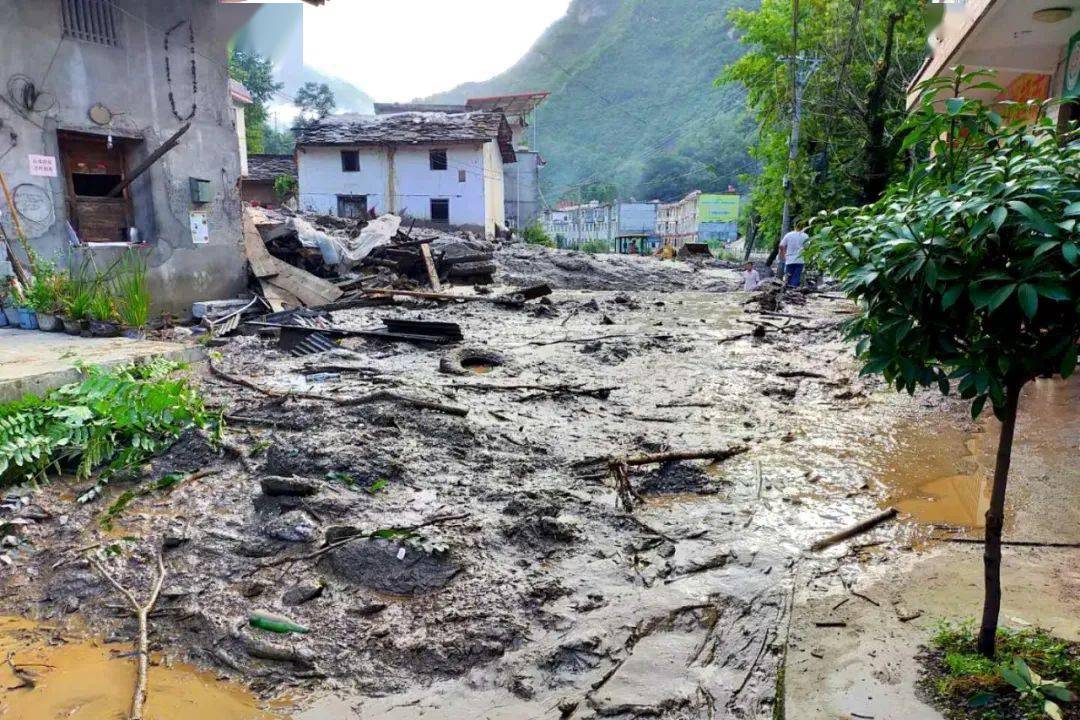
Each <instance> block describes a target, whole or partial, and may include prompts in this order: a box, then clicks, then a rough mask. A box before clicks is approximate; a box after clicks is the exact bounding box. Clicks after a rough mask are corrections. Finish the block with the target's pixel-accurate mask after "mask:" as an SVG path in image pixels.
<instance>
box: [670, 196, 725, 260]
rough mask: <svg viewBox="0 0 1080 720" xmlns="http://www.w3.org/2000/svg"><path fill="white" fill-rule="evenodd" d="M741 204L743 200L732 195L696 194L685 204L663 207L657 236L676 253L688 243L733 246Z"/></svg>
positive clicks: (685, 198)
mask: <svg viewBox="0 0 1080 720" xmlns="http://www.w3.org/2000/svg"><path fill="white" fill-rule="evenodd" d="M739 201H740V197H739V196H738V195H736V194H733V193H724V194H719V193H703V192H701V191H700V190H695V191H694V192H692V193H690V194H689V195H687V196H686V197H684V198H683V199H682V200H679V201H677V202H673V203H661V204H660V206H659V208H657V214H656V232H657V234H658V235H659V236H660V240H661V241H662V242H663V243H664V244H667V245H672V246H674V247H675V248H676V249H678V248H681V247H682V246H683V245H685V244H686V243H688V242H689V243H707V244H710V245H718V244H721V243H728V242H734V241H735V240H737V239H738V236H739V227H738V221H739Z"/></svg>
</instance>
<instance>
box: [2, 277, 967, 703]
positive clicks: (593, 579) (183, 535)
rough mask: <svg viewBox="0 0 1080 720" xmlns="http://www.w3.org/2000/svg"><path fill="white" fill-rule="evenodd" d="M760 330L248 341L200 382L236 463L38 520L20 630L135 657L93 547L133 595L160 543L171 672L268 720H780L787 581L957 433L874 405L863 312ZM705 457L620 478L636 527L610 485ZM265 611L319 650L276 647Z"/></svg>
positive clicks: (684, 321)
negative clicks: (298, 629) (232, 693)
mask: <svg viewBox="0 0 1080 720" xmlns="http://www.w3.org/2000/svg"><path fill="white" fill-rule="evenodd" d="M643 260H644V261H645V262H653V263H656V265H657V266H659V265H660V263H658V262H657V261H654V260H647V259H643ZM712 272H719V271H715V270H714V271H712ZM750 300H751V298H750V296H749V295H748V294H746V293H738V292H728V293H704V292H696V291H674V292H658V291H633V292H631V291H628V290H606V291H592V290H557V291H555V292H554V293H553V294H552V295H551V296H550V297H549V298H545V299H544V300H542V301H539V302H533V303H529V304H527V305H525V306H523V307H503V306H499V305H497V304H493V303H480V302H475V303H457V304H438V303H434V302H427V301H416V300H409V299H406V300H399V301H396V302H394V303H384V302H378V303H365V304H364V305H363V306H360V307H354V308H351V309H345V310H339V311H334V312H333V314H332V320H333V323H334V325H335V326H338V327H345V328H362V327H368V326H371V325H373V324H376V323H377V322H379V321H382V320H385V319H387V318H399V319H400V318H404V319H411V320H421V319H422V320H429V321H431V320H438V321H443V322H454V323H459V324H460V326H461V328H462V332H463V334H464V337H465V340H464V342H462V343H460V344H458V345H456V346H453V347H448V348H423V347H416V346H413V345H409V344H403V343H396V344H389V343H384V342H380V341H377V340H366V339H359V338H355V339H347V340H345V341H344V342H343V343H342V345H343V347H341V348H339V349H336V350H332V351H329V352H324V353H320V354H316V355H309V356H305V357H292V356H290V355H288V354H286V353H283V352H281V351H280V350H279V349H278V348H277V341H276V339H275V338H274V337H271V335H273V332H270V331H265V330H264V331H263V332H253V333H251V334H247V335H243V336H239V337H235V338H232V339H229V340H227V341H225V342H224V343H223V344H222V345H220V346H219V347H216V348H213V349H212V351H211V363H212V370H211V369H203V370H200V371H199V372H200V373H201V376H200V382H201V383H202V384H203V387H204V390H205V391H206V392H207V393H208V395H209V397H210V398H211V399H212V401H213V402H214V403H215V404H216V405H217V406H218V407H220V408H221V410H222V411H223V412H224V413H225V415H226V418H227V423H228V430H227V432H226V436H225V448H226V449H224V450H223V449H221V448H217V447H211V446H210V445H209V444H208V440H209V438H206V437H203V436H199V435H195V434H192V435H188V436H185V437H184V438H182V439H181V440H180V441H179V442H178V443H176V445H174V446H173V448H172V449H171V450H169V451H168V452H167V453H166V454H164V455H163V456H161V457H159V458H157V459H155V460H154V461H153V462H152V463H151V464H150V465H149V466H147V467H144V468H143V469H142V478H141V480H142V481H143V482H147V481H155V480H158V479H160V478H162V477H164V476H166V475H168V474H172V473H180V474H181V475H182V476H187V475H188V474H190V473H195V472H196V471H200V472H199V476H198V477H194V476H193V477H192V478H191V479H185V480H182V481H181V482H179V483H177V484H176V485H175V486H174V487H173V489H171V491H169V492H160V493H149V494H146V495H140V496H138V497H136V498H134V499H132V500H131V501H130V502H128V503H127V504H126V505H125V506H123V507H122V509H121V510H119V511H117V512H115V513H113V512H109V513H106V512H105V509H106V508H108V507H115V506H116V500H117V498H118V497H119V496H120V494H121V493H122V492H123V491H124V490H125V485H124V483H122V482H116V483H114V484H113V485H112V486H110V487H109V489H108V491H107V495H108V496H107V497H106V498H105V499H104V501H103V502H97V503H91V504H89V505H78V504H76V503H74V502H73V497H72V489H71V488H70V487H69V486H67V485H65V484H64V483H55V484H52V485H49V486H47V487H45V488H43V489H42V490H41V491H40V492H39V493H37V494H35V495H33V496H32V497H30V498H28V500H29V502H30V504H29V505H28V506H25V507H23V508H22V509H21V510H18V511H16V512H15V513H14V514H21V515H22V516H23V517H32V518H35V519H33V520H32V521H30V522H28V523H27V524H26V526H25V528H23V534H22V538H23V539H22V541H21V542H22V544H21V545H20V547H19V548H17V549H16V550H15V551H14V552H13V553H11V555H12V558H13V560H14V562H15V563H16V566H17V567H19V568H21V569H25V572H21V573H18V574H15V575H7V576H5V581H4V587H3V592H4V594H5V598H6V604H5V608H6V611H7V612H8V613H9V614H18V615H21V616H23V617H27V618H34V619H35V620H38V621H40V622H42V623H45V624H47V625H49V626H53V627H56V628H64V630H56V631H55V632H70V633H72V637H75V636H76V635H78V634H80V633H84V634H85V633H87V632H88V631H89V633H90V634H91V635H96V636H98V637H104V638H105V639H107V640H110V641H121V640H124V639H128V640H129V639H130V638H131V636H132V632H133V631H134V621H133V620H132V619H129V613H127V612H126V611H125V608H124V606H123V604H122V598H119V597H118V596H116V594H115V592H112V591H111V589H110V588H109V587H108V586H107V585H106V584H105V583H104V582H103V580H102V579H101V578H100V576H99V575H97V574H95V572H94V571H93V569H92V568H90V567H89V566H88V565H87V563H86V561H85V560H84V559H83V558H82V557H81V556H80V555H79V553H78V550H79V548H84V547H86V546H89V545H95V546H97V544H100V547H104V548H106V550H107V551H109V553H110V554H114V555H115V556H116V558H114V559H112V560H109V564H108V567H109V568H110V571H111V572H113V573H114V574H115V575H116V577H117V578H118V579H119V580H120V582H122V583H123V584H125V585H127V586H129V587H133V588H139V589H140V591H141V590H142V589H144V588H147V587H148V586H149V583H150V581H151V579H152V576H153V558H152V554H151V553H152V551H151V547H152V546H153V543H154V540H155V539H156V538H164V544H165V548H166V550H165V560H166V564H167V566H168V568H169V575H168V577H167V579H166V582H165V585H164V589H163V591H162V599H161V601H160V603H159V605H158V607H157V609H156V611H155V616H154V619H153V621H152V638H151V647H152V649H153V650H154V651H155V652H158V653H160V655H159V656H157V657H158V660H159V662H161V663H163V664H165V665H170V666H171V665H172V664H173V663H191V664H194V665H196V666H199V667H203V668H207V669H209V670H211V671H212V672H214V673H217V674H218V675H219V676H220V677H222V678H228V679H229V680H231V681H233V682H235V683H237V684H238V685H239V686H243V685H247V686H249V687H250V688H251V691H252V692H254V693H255V694H256V695H257V696H259V697H260V698H262V700H264V701H266V700H277V701H278V702H279V703H280V702H282V701H283V700H284V701H285V702H287V703H288V704H289V706H288V709H287V710H282V709H281V706H280V705H278V706H276V707H265V706H264V707H263V709H262V710H260V712H278V713H283V714H287V715H290V716H294V717H303V718H350V717H401V718H407V717H416V716H418V715H420V714H423V715H424V716H425V717H446V718H452V717H465V716H468V717H485V718H520V717H560V716H561V717H575V718H589V717H624V718H631V717H642V716H649V717H665V718H709V717H746V718H758V717H769V716H771V714H772V712H773V704H774V698H775V697H776V692H777V683H778V680H777V679H778V670H779V668H781V667H782V666H783V664H784V662H785V647H786V646H787V640H788V638H787V634H788V620H789V617H790V614H791V608H792V603H793V601H794V595H793V589H794V587H795V583H796V582H803V581H804V580H805V578H806V577H808V574H812V573H813V572H815V571H816V570H815V568H819V567H824V566H823V565H821V563H822V562H826V563H827V562H830V561H822V560H818V559H816V557H815V556H814V554H812V553H809V552H808V550H807V548H808V547H809V546H810V544H811V543H812V542H813V541H814V540H816V539H818V538H820V537H823V536H825V535H828V534H830V533H832V532H834V531H836V530H838V529H840V528H842V527H844V526H846V525H848V524H849V523H851V522H853V521H856V520H859V519H861V518H863V517H865V516H868V515H871V514H873V513H875V512H877V510H878V509H879V506H880V505H881V504H883V503H886V502H888V501H892V500H897V499H898V498H899V499H900V501H901V507H902V508H904V512H905V513H909V512H910V513H915V514H916V515H918V507H917V506H916V505H911V506H910V507H909V506H905V505H904V504H903V501H904V497H906V496H905V493H912V492H915V491H913V489H912V487H911V486H910V485H907V484H905V483H904V482H902V481H901V480H899V479H897V477H896V474H897V473H898V472H901V471H903V470H905V469H906V470H907V471H909V474H916V473H913V472H911V471H912V468H910V467H907V466H904V464H903V463H904V460H903V458H904V457H905V455H904V453H903V452H900V453H897V452H894V450H895V447H896V446H897V445H898V444H900V445H905V446H906V444H911V443H922V444H923V445H922V446H921V449H919V450H918V451H917V453H916V454H917V455H918V457H919V458H920V459H921V460H922V462H924V463H927V464H929V465H933V464H935V463H939V462H940V463H941V464H946V463H948V464H951V463H953V462H954V461H955V457H953V454H952V453H953V448H952V445H950V438H949V437H947V436H946V437H941V436H939V435H937V434H934V433H931V432H929V431H928V430H927V429H926V428H928V426H929V425H928V421H929V420H931V419H934V418H940V417H943V416H949V417H953V416H955V411H954V410H953V409H952V408H951V407H950V406H949V405H948V404H947V403H946V401H943V400H941V399H940V398H937V397H932V396H926V397H925V398H923V397H920V398H916V399H914V400H913V399H910V398H906V397H901V396H896V395H893V394H886V393H882V392H880V391H879V390H878V389H877V388H876V387H875V386H874V385H873V384H871V381H870V380H862V379H859V378H858V377H857V373H856V371H855V368H854V364H853V362H852V359H851V354H850V348H849V346H847V345H846V344H845V343H844V342H843V341H842V340H841V338H840V330H839V326H840V323H842V321H843V320H844V319H845V318H846V317H847V313H848V312H849V309H848V306H847V305H846V303H845V302H843V301H840V300H837V299H834V298H832V297H830V296H828V295H820V294H811V295H808V296H807V303H806V304H805V305H791V306H790V307H789V308H788V312H786V313H783V316H778V315H776V314H771V315H770V314H762V312H760V311H758V310H757V309H756V308H757V305H756V304H755V303H753V302H749V304H748V301H750ZM380 391H383V394H381V395H378V394H376V395H372V394H373V393H378V392H380ZM361 397H363V398H367V399H366V400H364V401H363V402H355V399H356V398H361ZM418 401H419V402H418ZM464 411H467V414H465V412H464ZM931 447H932V448H937V451H936V454H935V453H934V452H924V450H925V449H926V448H931ZM701 450H708V451H713V452H715V453H716V454H718V455H720V456H721V457H723V458H725V459H722V460H715V461H710V460H708V459H705V460H692V461H684V462H670V463H665V464H661V465H643V466H640V467H631V468H630V470H629V474H628V477H629V480H630V484H631V486H632V488H633V490H634V491H635V493H636V494H639V495H640V498H641V500H640V501H638V500H635V501H634V503H633V511H632V512H627V511H626V510H625V509H624V508H623V506H622V505H621V504H620V502H619V496H618V493H617V491H616V488H615V487H614V482H613V479H612V477H611V474H610V473H609V471H608V467H607V461H606V460H605V459H606V458H611V457H633V456H639V455H643V454H649V453H660V452H666V451H701ZM887 458H891V459H892V462H893V464H891V465H890V462H889V460H887ZM896 463H900V465H897V464H896ZM245 466H247V467H245ZM897 468H899V469H897ZM923 469H925V470H926V473H930V475H932V468H929V467H927V468H920V471H919V473H920V474H925V473H922V470H923ZM932 491H933V488H930V489H929V490H928V489H927V488H925V487H922V486H920V488H919V489H917V492H915V494H914V495H912V496H911V497H912V498H914V499H912V500H911V503H917V502H923V501H926V502H929V500H927V497H929V495H930V494H931V493H932ZM916 496H917V497H916ZM965 497H966V496H965ZM924 519H926V520H927V521H928V522H937V521H938V520H937V519H936V518H935V517H928V518H924ZM922 532H923V531H922V530H918V529H915V527H914V526H912V525H909V524H907V523H901V524H891V525H886V526H882V528H881V529H879V530H878V531H876V534H875V535H874V542H875V544H876V545H879V546H882V547H884V548H886V549H889V550H890V551H892V552H901V549H902V548H905V547H907V548H910V543H911V542H912V541H913V540H914V539H917V537H919V536H920V533H922ZM856 542H858V541H856ZM112 548H115V550H112ZM855 552H856V553H857V554H858V553H859V552H861V551H859V550H856V551H855ZM887 556H888V555H887V553H886V554H885V555H884V557H886V559H887ZM798 578H802V579H803V580H797V579H798ZM260 611H262V612H270V613H273V614H276V615H279V616H284V617H285V618H287V619H288V620H290V621H292V622H293V623H296V624H297V625H300V626H303V627H304V628H306V629H307V630H308V631H309V632H307V633H305V634H293V635H277V636H274V635H272V634H268V633H265V632H259V631H258V630H256V629H254V628H252V627H249V618H250V617H251V614H252V613H253V612H260ZM658 680H659V681H658ZM119 692H120V694H121V695H123V694H125V693H126V692H127V691H126V689H125V690H120V691H119ZM193 702H199V701H198V699H196V700H193ZM207 702H209V700H207ZM13 707H14V706H13ZM71 707H72V708H74V707H75V706H74V705H71ZM200 707H201V705H200ZM251 707H252V708H254V707H255V706H254V704H252V705H251ZM254 712H255V711H254V709H253V710H252V713H254ZM76 716H77V715H76ZM237 716H240V715H237ZM250 716H251V717H259V715H256V714H251V715H250ZM20 717H28V718H34V717H39V716H38V715H33V714H30V715H24V716H20ZM40 717H46V715H40Z"/></svg>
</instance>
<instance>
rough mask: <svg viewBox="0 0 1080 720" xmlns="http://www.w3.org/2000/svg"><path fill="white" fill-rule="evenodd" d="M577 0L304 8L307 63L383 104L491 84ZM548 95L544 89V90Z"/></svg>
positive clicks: (362, 1)
mask: <svg viewBox="0 0 1080 720" xmlns="http://www.w3.org/2000/svg"><path fill="white" fill-rule="evenodd" d="M569 4H570V0H333V1H332V2H328V3H326V4H325V5H323V6H322V7H317V8H315V7H308V8H305V10H304V61H305V63H306V64H308V65H311V66H313V67H315V68H317V69H318V70H321V71H322V72H325V73H328V74H331V75H337V76H338V77H341V78H343V79H345V80H348V81H349V82H351V83H353V84H354V85H356V86H357V87H359V88H361V89H363V90H364V91H365V92H367V93H368V94H369V95H371V96H372V97H374V98H375V100H377V101H390V102H393V101H398V102H401V101H406V100H411V99H413V98H417V97H423V96H425V95H430V94H432V93H436V92H440V91H443V90H449V89H451V88H452V87H454V86H456V85H459V84H461V83H463V82H469V81H475V80H487V79H488V78H490V77H492V76H493V75H497V74H499V73H500V72H502V71H503V70H505V69H507V68H508V67H510V66H511V65H513V64H514V63H515V62H516V61H517V60H518V59H519V58H521V56H522V55H524V54H525V52H526V51H527V50H528V49H529V47H530V46H531V45H532V44H533V43H534V42H535V41H536V39H537V38H539V37H540V35H541V33H543V32H544V30H545V29H547V27H548V26H549V25H551V23H553V22H555V21H556V20H557V19H559V18H560V17H562V16H563V15H564V14H565V13H566V9H567V7H568V6H569ZM538 89H543V88H538Z"/></svg>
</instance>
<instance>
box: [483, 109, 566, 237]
mask: <svg viewBox="0 0 1080 720" xmlns="http://www.w3.org/2000/svg"><path fill="white" fill-rule="evenodd" d="M547 97H548V93H546V92H530V93H519V94H516V95H498V96H495V97H485V98H469V99H468V100H467V101H466V102H465V106H466V107H467V108H468V109H470V110H494V111H497V112H501V113H503V114H504V115H506V118H507V120H508V121H509V122H510V128H511V130H513V133H514V152H515V154H516V155H517V162H515V163H514V164H513V165H507V166H506V168H505V171H504V172H505V187H506V200H505V202H506V226H507V227H509V228H512V229H515V230H520V229H522V228H525V227H528V226H529V225H530V224H532V223H533V222H535V221H537V220H538V219H539V218H540V213H541V211H542V209H543V204H542V203H541V193H540V168H542V167H543V166H544V159H543V157H541V156H540V152H539V148H538V145H537V130H536V125H535V124H534V123H533V121H532V118H533V117H534V115H535V113H536V108H537V107H539V106H540V104H541V103H542V102H544V100H546V99H547Z"/></svg>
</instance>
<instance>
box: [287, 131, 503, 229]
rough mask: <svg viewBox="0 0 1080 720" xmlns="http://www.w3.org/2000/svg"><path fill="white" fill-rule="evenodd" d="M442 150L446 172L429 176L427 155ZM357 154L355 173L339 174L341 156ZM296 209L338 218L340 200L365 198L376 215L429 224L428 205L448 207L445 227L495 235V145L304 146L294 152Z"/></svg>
mask: <svg viewBox="0 0 1080 720" xmlns="http://www.w3.org/2000/svg"><path fill="white" fill-rule="evenodd" d="M432 149H445V150H446V159H447V169H446V170H432V169H431V162H430V152H431V150H432ZM344 150H356V151H358V152H359V154H360V170H359V171H358V172H344V171H343V170H342V169H341V168H342V164H341V153H342V151H344ZM297 170H298V173H297V174H298V178H299V183H300V207H301V208H302V209H303V210H306V211H311V212H319V213H327V214H331V215H333V214H337V199H338V196H339V195H364V196H366V197H367V206H368V209H369V210H370V209H371V208H374V209H375V210H376V212H378V213H380V214H381V213H386V212H393V213H395V214H399V215H405V216H408V217H412V218H416V219H417V220H430V219H431V200H432V199H433V198H445V199H447V200H449V201H450V224H451V225H472V226H478V227H482V228H484V229H485V231H486V232H488V233H491V232H494V224H495V222H500V223H501V222H502V205H503V198H502V160H501V158H500V156H499V152H498V147H497V146H496V144H495V143H494V142H489V143H485V144H483V145H481V144H478V143H477V144H469V145H450V146H445V145H444V146H434V145H432V146H408V147H401V146H397V147H383V146H379V147H374V146H358V147H348V146H341V147H338V146H335V147H323V146H306V147H300V148H298V151H297Z"/></svg>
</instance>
